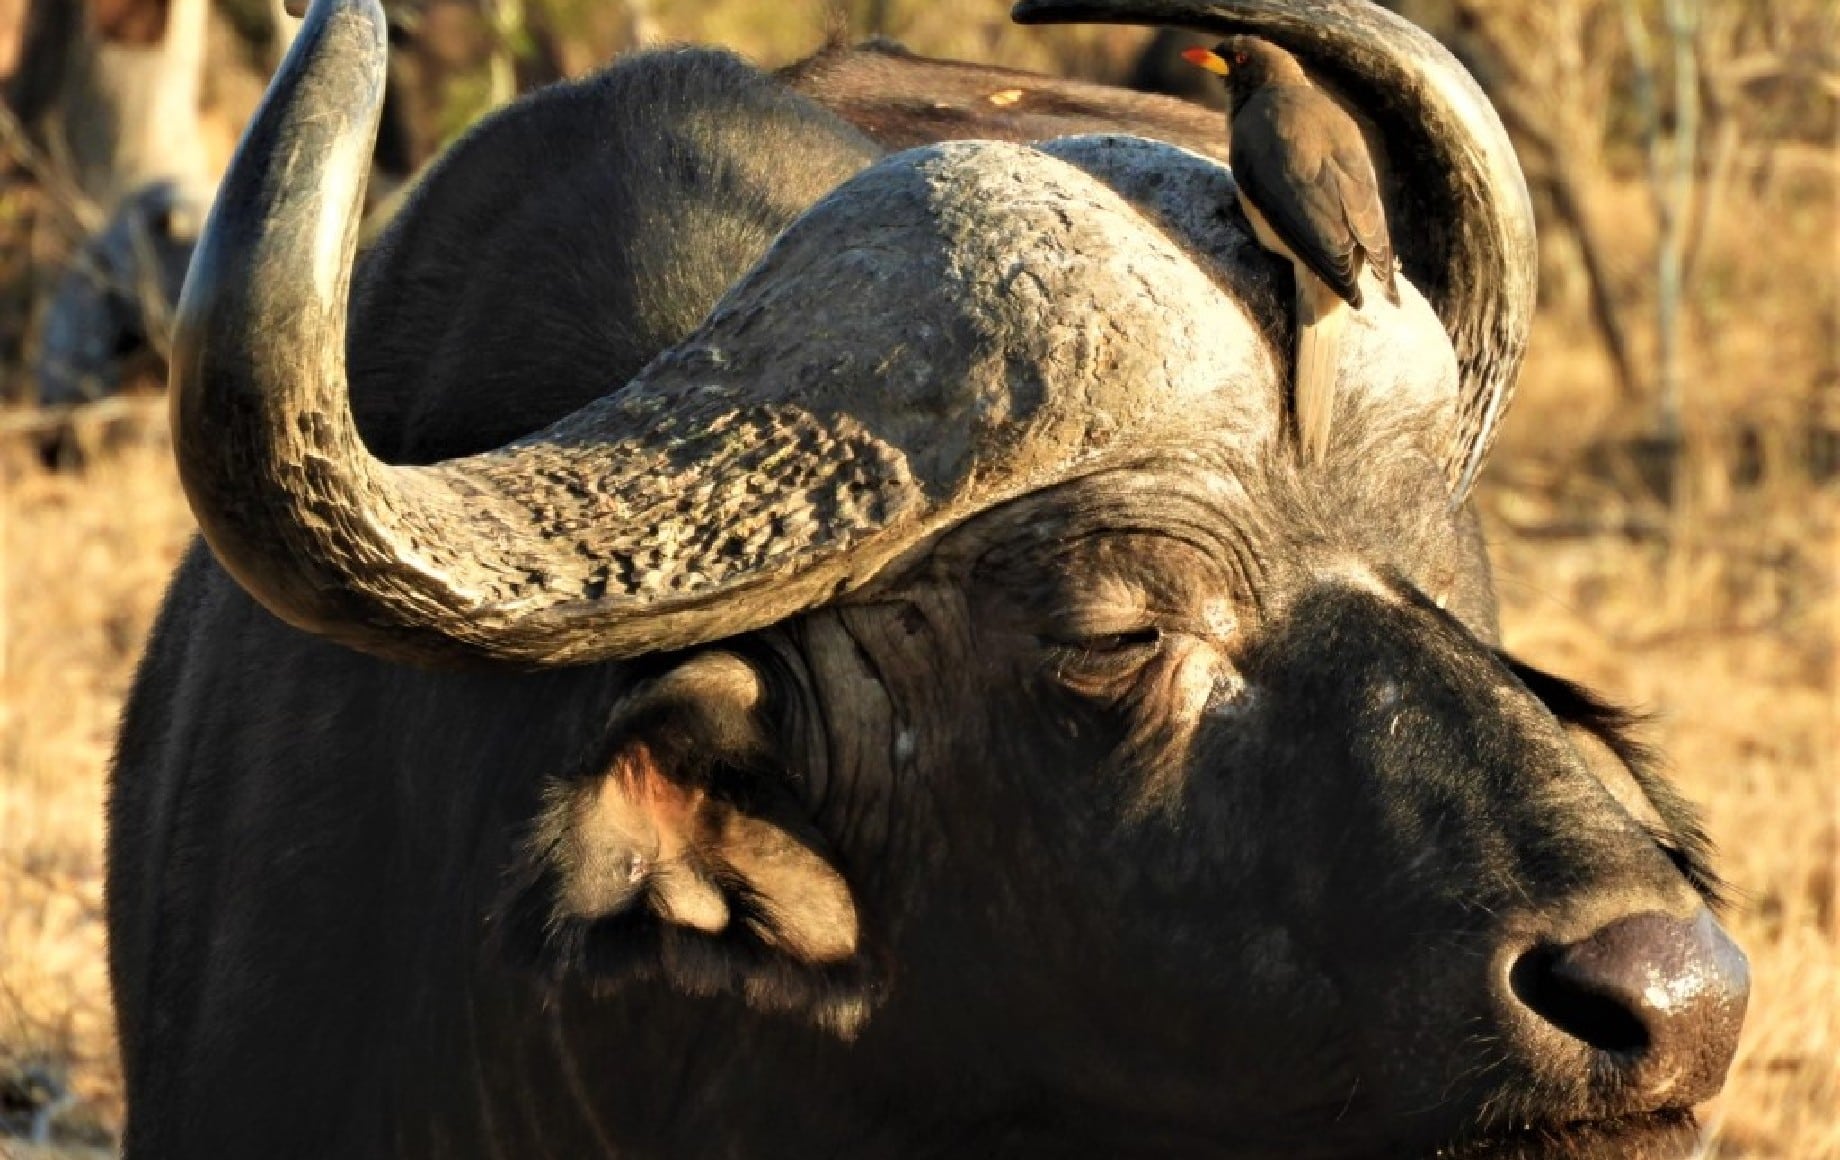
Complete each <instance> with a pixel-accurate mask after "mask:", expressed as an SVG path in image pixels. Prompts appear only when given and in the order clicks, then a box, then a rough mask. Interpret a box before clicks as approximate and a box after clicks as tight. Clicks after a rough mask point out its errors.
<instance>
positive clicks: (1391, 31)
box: [1012, 0, 1537, 503]
mask: <svg viewBox="0 0 1840 1160" xmlns="http://www.w3.org/2000/svg"><path fill="white" fill-rule="evenodd" d="M1012 15H1013V17H1014V18H1015V19H1016V20H1017V21H1018V22H1020V23H1023V24H1063V23H1076V22H1077V23H1087V22H1092V23H1108V24H1149V25H1172V26H1177V27H1184V28H1191V29H1195V30H1197V31H1200V32H1209V33H1219V34H1221V35H1227V34H1231V33H1252V34H1253V35H1255V36H1259V37H1261V38H1263V39H1265V40H1269V41H1271V42H1272V43H1274V44H1277V45H1280V46H1282V47H1284V48H1286V49H1289V50H1290V51H1291V52H1292V53H1295V54H1296V55H1297V56H1298V57H1299V58H1300V59H1302V60H1303V61H1304V62H1305V63H1306V64H1308V65H1309V66H1310V68H1311V70H1312V71H1313V72H1314V73H1315V74H1316V75H1317V76H1319V77H1320V78H1322V79H1324V80H1327V81H1328V82H1330V83H1331V84H1333V85H1334V86H1335V87H1337V88H1338V89H1339V90H1340V91H1341V93H1342V94H1343V95H1344V96H1345V97H1346V98H1347V99H1348V101H1349V103H1350V104H1351V105H1352V106H1353V107H1354V108H1355V109H1356V110H1358V111H1359V112H1360V113H1361V115H1362V116H1364V117H1365V118H1366V119H1367V120H1368V121H1369V122H1370V123H1371V124H1372V125H1373V126H1374V128H1375V130H1376V131H1377V132H1378V134H1379V137H1380V141H1381V143H1382V145H1383V147H1384V157H1385V162H1384V165H1385V167H1386V169H1387V170H1388V171H1389V172H1387V173H1385V174H1383V178H1382V180H1383V183H1384V184H1385V186H1386V200H1387V211H1388V219H1389V224H1390V226H1391V227H1392V233H1393V242H1394V248H1395V249H1396V250H1397V251H1398V252H1399V255H1400V258H1401V262H1402V264H1403V266H1404V268H1405V272H1406V275H1407V277H1409V278H1410V279H1411V280H1412V282H1413V283H1414V284H1415V285H1417V286H1418V287H1419V289H1420V290H1421V291H1423V292H1424V294H1425V296H1426V297H1427V298H1428V299H1430V301H1431V303H1432V305H1433V306H1434V307H1435V308H1436V309H1437V312H1438V316H1439V317H1440V318H1441V319H1442V320H1443V322H1444V327H1445V329H1446V330H1447V331H1448V332H1449V334H1450V340H1451V345H1452V346H1453V347H1454V348H1455V350H1456V355H1457V365H1458V367H1459V369H1460V371H1461V375H1462V388H1461V391H1462V393H1461V398H1460V400H1459V402H1458V411H1457V416H1456V424H1455V427H1454V429H1453V432H1452V439H1451V445H1450V451H1449V454H1448V456H1447V458H1446V467H1447V470H1448V472H1449V476H1450V479H1451V490H1452V502H1453V503H1461V502H1462V501H1463V499H1464V498H1465V497H1466V496H1467V495H1468V494H1469V490H1470V488H1471V486H1472V485H1473V484H1474V483H1475V480H1476V474H1477V472H1478V471H1479V470H1480V469H1481V467H1482V462H1483V459H1484V458H1485V457H1486V456H1487V454H1488V451H1489V446H1490V445H1491V444H1492V443H1493V442H1494V440H1495V434H1496V431H1497V430H1498V428H1499V426H1500V423H1501V419H1502V415H1503V414H1504V413H1505V412H1506V410H1507V407H1508V401H1509V399H1510V398H1511V397H1512V395H1513V393H1514V384H1515V381H1516V379H1517V378H1518V376H1519V374H1520V365H1521V358H1522V356H1523V355H1524V353H1525V352H1526V348H1527V332H1528V329H1529V328H1530V327H1531V326H1532V324H1533V309H1534V294H1535V278H1536V276H1537V263H1536V260H1535V257H1536V256H1535V251H1534V227H1533V207H1532V203H1531V202H1530V201H1529V199H1528V196H1527V185H1526V181H1525V179H1524V178H1523V177H1522V174H1521V169H1520V164H1519V162H1518V161H1517V160H1516V159H1515V155H1514V147H1513V145H1512V144H1511V143H1510V142H1509V140H1508V134H1507V131H1506V130H1505V129H1504V128H1503V127H1502V124H1501V120H1500V118H1499V117H1497V116H1496V114H1495V110H1494V107H1493V106H1492V105H1490V104H1489V101H1488V98H1487V97H1485V96H1484V95H1483V92H1482V89H1481V88H1480V87H1479V86H1478V85H1477V84H1476V82H1475V80H1474V79H1473V78H1471V76H1470V75H1469V73H1468V72H1467V71H1466V70H1465V69H1464V68H1463V66H1462V65H1461V64H1459V63H1458V62H1457V60H1456V58H1455V57H1453V56H1451V55H1450V53H1449V52H1448V51H1447V50H1446V49H1445V48H1444V47H1443V46H1442V45H1440V44H1439V43H1438V42H1437V41H1436V40H1434V39H1432V37H1431V36H1430V35H1429V34H1427V33H1426V32H1424V30H1422V29H1420V28H1418V27H1417V26H1416V25H1414V24H1412V23H1411V22H1409V21H1407V20H1405V19H1403V18H1401V17H1399V16H1396V15H1394V14H1393V13H1391V12H1388V11H1386V10H1385V9H1383V8H1380V7H1378V6H1376V5H1374V4H1370V3H1367V0H1021V2H1020V3H1018V4H1017V5H1016V6H1015V8H1014V10H1013V12H1012Z"/></svg>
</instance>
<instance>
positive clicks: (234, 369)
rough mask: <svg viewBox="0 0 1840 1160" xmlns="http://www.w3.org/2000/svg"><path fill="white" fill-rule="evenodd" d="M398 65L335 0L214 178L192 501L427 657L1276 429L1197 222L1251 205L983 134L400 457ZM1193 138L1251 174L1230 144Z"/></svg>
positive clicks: (225, 539)
mask: <svg viewBox="0 0 1840 1160" xmlns="http://www.w3.org/2000/svg"><path fill="white" fill-rule="evenodd" d="M384 65H385V46H384V23H383V16H382V13H381V11H380V9H379V7H378V5H377V3H376V2H375V0H319V2H318V3H317V4H316V5H315V6H314V7H313V9H312V11H311V13H310V16H309V19H308V21H307V23H306V25H305V26H304V27H303V29H302V31H301V33H300V35H299V37H298V38H297V39H296V40H295V42H294V46H293V49H292V51H291V52H290V54H289V57H288V59H287V61H286V63H285V64H284V65H283V67H282V69H281V70H280V72H279V73H278V74H277V76H276V78H275V80H274V82H273V84H272V86H271V88H270V91H269V94H268V96H267V98H266V99H265V101H264V103H263V106H262V108H261V110H260V112H259V113H258V115H257V117H256V120H255V122H254V123H253V125H252V126H251V128H250V129H249V131H248V133H247V134H246V136H245V139H244V141H243V143H242V144H241V146H240V147H239V149H238V152H237V155H236V157H235V159H234V161H233V162H232V165H231V167H230V171H229V173H228V174H227V176H226V177H225V179H224V182H223V184H222V186H221V187H220V192H219V198H218V203H217V205H216V207H215V208H214V210H213V213H212V217H211V220H210V222H209V223H208V225H207V227H206V231H205V236H204V238H203V240H202V242H201V244H200V247H199V249H198V253H197V257H196V259H195V261H194V263H193V267H192V271H191V275H190V278H189V279H188V282H187V286H186V290H185V293H184V295H183V298H182V302H181V305H180V310H179V318H178V325H177V334H176V337H175V357H174V360H173V371H172V390H173V399H172V406H173V409H174V418H175V422H174V435H175V443H176V450H177V454H178V457H179V462H180V469H181V478H182V480H183V482H184V485H185V488H186V491H187V494H188V496H189V498H190V500H191V502H192V505H193V508H194V511H195V512H196V514H197V516H198V520H199V523H200V526H201V527H202V529H203V531H204V534H205V537H206V539H207V540H208V541H209V543H210V544H211V547H212V548H213V550H214V551H215V552H216V554H217V556H218V558H219V559H220V560H221V561H222V562H223V564H224V565H225V567H226V568H227V569H228V570H229V572H230V573H231V574H232V575H233V576H235V577H236V578H237V579H238V581H239V582H240V583H242V584H243V585H244V587H245V588H246V589H247V590H248V591H249V592H250V593H251V594H252V595H254V596H255V597H256V598H257V599H258V600H259V601H261V602H262V603H263V604H264V605H265V606H266V607H268V608H269V609H270V610H271V611H272V612H274V613H275V614H276V615H278V616H280V617H281V618H283V619H285V620H287V621H288V622H290V623H292V624H295V625H297V626H299V627H301V628H303V629H305V630H307V631H310V632H313V633H316V634H319V635H322V636H325V637H328V638H331V639H334V640H338V641H341V642H344V643H346V644H348V645H350V646H352V647H354V648H358V649H361V650H364V651H368V652H372V653H376V654H379V655H384V656H388V657H392V658H396V659H403V660H410V661H422V662H449V661H455V660H474V661H489V662H509V663H514V664H522V665H552V664H566V663H585V662H589V661H595V660H603V659H611V658H617V657H625V656H632V655H636V654H640V653H645V652H651V651H658V650H667V649H676V648H685V647H690V646H693V645H696V644H699V643H703V642H707V641H711V640H715V639H719V638H722V637H726V636H731V635H734V634H737V633H741V632H745V631H749V630H751V629H754V628H758V627H761V626H763V625H766V624H771V623H774V622H776V621H779V620H781V619H783V618H785V617H788V616H791V615H794V614H796V613H798V612H800V611H803V610H805V609H808V608H811V607H815V606H817V605H820V604H823V603H825V602H827V601H830V600H833V599H836V598H838V597H839V596H841V595H843V594H846V593H849V592H851V591H853V590H855V589H857V588H859V587H860V586H862V585H864V584H866V583H867V582H869V581H870V580H872V579H874V578H875V576H876V575H877V573H878V572H879V571H880V570H881V569H882V568H883V567H884V566H885V565H887V564H888V563H889V562H890V561H892V560H893V559H895V558H896V557H897V556H899V555H901V554H902V553H905V552H907V551H909V550H910V549H912V548H913V547H915V545H916V544H918V543H920V542H922V541H923V540H924V539H925V538H927V537H929V536H931V535H933V534H935V533H937V532H938V531H940V530H943V529H944V528H946V527H948V526H950V525H952V524H953V523H955V522H958V521H960V520H963V519H965V518H967V517H969V516H971V515H974V514H976V513H977V512H978V511H981V510H984V509H986V508H988V507H990V506H992V505H994V504H997V503H1001V502H1004V501H1006V500H1008V499H1010V498H1013V497H1015V496H1018V495H1021V494H1024V493H1025V492H1027V491H1029V490H1031V489H1034V488H1039V487H1044V486H1049V485H1052V484H1054V483H1058V482H1062V481H1064V480H1066V479H1069V478H1072V477H1073V476H1076V475H1078V474H1081V473H1083V472H1087V471H1093V470H1100V469H1103V468H1104V467H1105V466H1106V465H1108V464H1116V463H1119V462H1124V461H1127V460H1132V459H1141V458H1143V457H1144V456H1146V455H1150V454H1155V453H1158V452H1159V450H1160V451H1163V452H1169V451H1173V450H1176V449H1180V448H1182V447H1184V446H1192V445H1193V443H1194V442H1195V439H1194V432H1196V431H1202V432H1207V433H1209V436H1210V439H1211V440H1213V441H1215V442H1218V441H1220V440H1225V441H1228V442H1234V441H1239V442H1242V443H1246V444H1257V443H1260V442H1263V441H1267V440H1270V439H1273V438H1275V437H1276V435H1275V433H1276V431H1277V430H1278V416H1279V415H1280V414H1281V409H1280V407H1279V405H1278V402H1277V400H1278V399H1279V398H1280V397H1281V392H1280V387H1279V384H1278V383H1277V381H1276V375H1275V371H1274V368H1273V366H1272V365H1271V360H1270V358H1269V356H1268V355H1267V353H1266V349H1265V346H1266V344H1265V343H1264V342H1263V341H1262V339H1261V337H1260V329H1259V328H1258V327H1257V326H1255V325H1254V323H1253V322H1252V320H1251V319H1250V318H1249V317H1248V316H1247V314H1246V313H1245V310H1244V308H1243V307H1242V306H1241V305H1239V304H1238V303H1237V302H1236V300H1235V298H1234V297H1233V296H1232V295H1231V294H1230V293H1229V292H1228V291H1227V290H1225V289H1223V285H1225V284H1228V283H1230V282H1231V272H1230V271H1228V272H1227V275H1228V276H1226V277H1224V278H1223V276H1222V272H1221V271H1218V270H1216V271H1214V272H1213V273H1212V274H1210V273H1208V272H1204V271H1203V270H1202V269H1201V267H1199V266H1198V265H1197V264H1196V261H1195V259H1194V258H1193V257H1192V256H1191V252H1202V253H1206V252H1214V251H1220V250H1227V249H1231V248H1232V247H1233V246H1234V245H1236V244H1237V240H1236V239H1235V238H1234V237H1233V236H1231V235H1230V234H1227V233H1223V235H1222V236H1221V237H1219V238H1200V239H1191V241H1192V242H1194V243H1195V246H1196V247H1197V248H1196V249H1195V250H1193V251H1191V249H1190V248H1188V247H1187V246H1185V245H1183V244H1178V243H1177V242H1174V241H1172V240H1171V239H1170V238H1169V237H1167V236H1166V235H1165V234H1164V233H1163V232H1162V231H1161V230H1159V229H1158V228H1156V227H1155V226H1153V225H1151V224H1150V223H1149V222H1147V221H1146V220H1145V219H1144V218H1143V216H1142V215H1141V214H1139V213H1138V212H1137V211H1136V210H1135V209H1133V208H1132V207H1131V206H1130V205H1129V204H1128V203H1127V202H1126V201H1125V200H1124V199H1123V198H1121V197H1120V196H1119V195H1118V194H1117V193H1116V192H1115V191H1113V190H1112V189H1110V188H1108V187H1107V186H1105V185H1104V184H1102V183H1101V182H1099V181H1097V180H1095V179H1093V178H1091V177H1089V176H1087V175H1086V174H1084V173H1082V172H1080V171H1079V170H1077V169H1075V168H1074V167H1072V166H1070V165H1067V164H1065V163H1063V162H1061V161H1058V160H1056V159H1054V158H1052V157H1049V156H1046V155H1044V154H1042V153H1040V152H1037V151H1035V150H1031V149H1029V148H1027V147H1023V146H1015V145H1001V144H995V143H989V142H979V143H961V144H955V145H945V146H938V147H933V148H929V149H923V150H916V151H913V152H910V153H907V154H903V155H901V156H899V157H896V158H891V159H889V160H887V161H884V162H882V163H880V164H879V165H876V166H874V167H871V168H870V169H869V170H867V171H865V172H864V173H862V174H860V175H859V176H858V177H856V178H855V179H853V180H851V181H850V182H848V183H846V184H845V185H843V186H842V187H840V188H839V189H838V190H837V191H835V192H834V193H832V194H831V195H830V196H828V197H827V198H825V199H824V200H822V201H821V202H819V204H818V205H817V206H815V207H813V209H812V210H810V211H809V212H808V213H807V214H806V215H805V216H804V217H802V218H800V219H799V220H798V221H797V222H795V223H794V224H793V226H792V227H791V228H789V229H788V230H787V231H786V232H785V233H784V234H783V235H782V236H781V238H780V239H779V240H778V241H777V242H776V243H775V244H774V246H773V248H772V249H771V250H770V251H769V253H768V254H767V255H766V257H765V258H763V259H762V260H761V262H760V264H759V265H757V266H756V267H755V268H754V270H752V271H751V272H750V273H749V274H747V275H746V276H744V277H743V278H742V279H741V280H740V281H739V282H738V283H737V284H736V285H735V286H734V287H733V288H732V289H731V290H730V291H729V293H728V294H727V295H726V296H725V297H724V299H723V300H722V302H721V303H720V304H718V306H717V307H716V309H715V310H714V312H713V313H712V314H711V316H710V318H709V319H708V320H707V321H706V322H705V323H704V325H703V326H702V327H701V328H700V329H699V330H698V331H697V332H696V333H695V334H693V335H692V336H691V337H690V338H689V339H687V340H686V341H685V342H684V343H682V344H681V345H679V346H678V347H677V348H675V349H673V350H671V351H668V352H666V353H665V354H663V355H661V356H660V357H659V358H657V359H656V360H654V361H653V362H652V364H651V365H650V366H648V367H647V368H646V370H645V371H644V372H642V373H641V374H640V376H639V377H638V378H636V379H635V380H634V381H632V382H631V383H627V384H625V385H624V386H619V385H617V384H616V385H615V387H614V389H613V390H612V391H611V393H610V394H608V395H607V396H605V397H603V398H602V399H600V400H598V401H597V402H595V403H593V404H590V405H589V406H587V407H585V408H583V409H582V410H580V411H578V412H576V413H575V414H573V415H571V416H569V417H567V418H565V419H563V420H562V421H560V422H558V423H557V424H555V425H554V426H552V427H550V428H548V429H546V430H544V431H541V432H538V433H536V434H534V435H531V436H529V437H527V438H525V439H522V440H519V441H517V442H515V443H512V444H510V445H508V446H506V447H503V448H499V449H497V450H495V451H491V452H487V453H485V454H482V455H477V456H473V457H469V458H465V459H456V460H449V461H446V462H442V463H437V464H433V465H430V466H426V467H410V466H392V465H388V464H384V463H382V462H380V461H378V460H376V459H375V458H373V457H372V456H371V455H370V454H369V452H368V451H367V450H366V448H365V446H364V444H363V443H362V441H361V440H360V438H359V436H358V433H357V431H356V429H355V427H354V425H353V422H352V418H351V413H350V408H349V405H348V403H347V399H346V369H345V363H344V342H345V310H346V308H347V290H348V281H349V276H350V270H351V262H352V255H353V247H354V239H355V233H356V224H357V219H358V209H359V204H360V201H361V198H362V193H363V184H364V174H365V169H366V163H367V158H368V155H369V151H370V146H371V141H372V138H373V135H374V133H375V128H376V123H377V116H378V112H379V106H380V103H381V97H382V78H383V70H384ZM1169 155H1170V158H1171V161H1170V164H1172V165H1177V164H1180V165H1198V166H1204V167H1205V172H1200V173H1199V174H1198V176H1197V180H1198V181H1199V182H1200V183H1201V184H1202V185H1203V186H1206V185H1207V183H1208V182H1213V183H1214V185H1215V186H1217V187H1218V188H1217V189H1204V190H1203V192H1204V194H1205V195H1206V196H1215V197H1224V196H1226V190H1227V189H1228V188H1229V186H1228V184H1227V179H1226V177H1225V174H1224V172H1222V171H1219V170H1218V169H1216V168H1214V167H1211V166H1206V163H1203V162H1200V161H1198V160H1194V159H1189V160H1183V158H1184V157H1185V155H1183V154H1181V153H1179V152H1178V151H1176V150H1173V149H1171V150H1169ZM493 179H504V175H494V176H493ZM510 179H515V178H510ZM1210 228H1212V227H1210ZM1221 228H1222V229H1223V230H1224V228H1225V227H1221ZM584 371H585V372H587V373H591V371H592V368H584ZM1223 384H1231V388H1232V389H1226V390H1223V389H1222V387H1223Z"/></svg>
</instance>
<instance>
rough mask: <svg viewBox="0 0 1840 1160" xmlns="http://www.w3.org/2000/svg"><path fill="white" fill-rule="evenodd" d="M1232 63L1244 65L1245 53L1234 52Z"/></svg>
mask: <svg viewBox="0 0 1840 1160" xmlns="http://www.w3.org/2000/svg"><path fill="white" fill-rule="evenodd" d="M1233 63H1234V64H1245V63H1246V54H1245V53H1243V52H1236V53H1234V54H1233Z"/></svg>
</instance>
